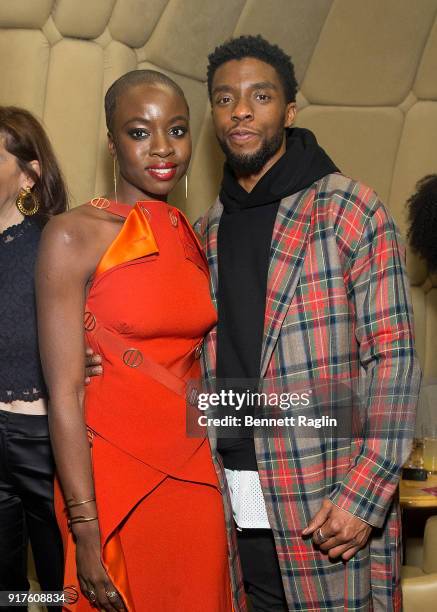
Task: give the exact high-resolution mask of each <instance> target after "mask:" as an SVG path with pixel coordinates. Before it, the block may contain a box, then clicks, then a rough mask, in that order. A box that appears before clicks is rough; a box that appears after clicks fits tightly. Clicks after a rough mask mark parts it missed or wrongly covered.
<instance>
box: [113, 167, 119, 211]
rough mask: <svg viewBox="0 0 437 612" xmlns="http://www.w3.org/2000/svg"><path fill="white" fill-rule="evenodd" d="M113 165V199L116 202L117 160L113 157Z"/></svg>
mask: <svg viewBox="0 0 437 612" xmlns="http://www.w3.org/2000/svg"><path fill="white" fill-rule="evenodd" d="M113 160H114V165H113V176H114V194H115V201H116V202H118V197H117V160H116V158H115V157H114V158H113Z"/></svg>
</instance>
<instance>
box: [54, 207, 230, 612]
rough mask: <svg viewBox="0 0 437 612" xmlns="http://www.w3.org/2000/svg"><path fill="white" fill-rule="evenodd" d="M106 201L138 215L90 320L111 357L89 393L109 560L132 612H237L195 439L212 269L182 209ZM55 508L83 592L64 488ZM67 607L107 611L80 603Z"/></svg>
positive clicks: (91, 302)
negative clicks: (191, 422)
mask: <svg viewBox="0 0 437 612" xmlns="http://www.w3.org/2000/svg"><path fill="white" fill-rule="evenodd" d="M93 202H94V201H93ZM97 202H98V203H99V202H100V204H101V203H102V202H103V203H104V205H102V204H101V205H100V207H101V208H104V209H105V211H106V212H111V213H113V214H116V215H119V216H121V217H126V220H125V221H124V224H123V225H122V228H121V230H120V232H119V234H118V236H117V237H116V238H115V240H114V241H113V243H112V244H111V245H110V246H109V248H108V249H107V251H106V253H105V255H104V256H103V258H102V259H101V261H100V263H99V264H98V267H97V269H96V272H95V275H94V278H93V282H92V285H91V288H90V291H89V294H88V298H87V302H86V308H85V311H86V312H85V318H84V321H85V329H86V340H87V342H88V343H89V345H90V346H91V347H92V348H93V349H94V351H95V352H97V353H100V354H101V355H102V358H103V375H102V376H101V377H95V378H93V379H92V381H91V383H90V385H89V386H88V387H87V388H86V391H85V394H86V395H85V420H86V424H87V427H88V431H89V437H90V441H91V447H92V448H91V454H92V464H93V474H94V485H95V494H96V503H97V512H98V516H99V528H100V533H101V542H102V552H101V558H102V562H103V564H104V566H105V568H106V570H107V572H108V574H109V576H110V577H111V579H112V581H113V583H114V585H115V587H116V588H117V590H118V591H119V593H120V594H121V596H122V597H123V600H124V602H125V605H126V606H127V609H128V610H129V612H143V611H144V612H145V611H149V610H150V611H152V612H184V611H187V612H230V611H231V610H232V600H231V588H230V577H229V568H228V550H227V542H226V531H225V519H224V512H223V503H222V498H221V493H220V490H219V485H218V481H217V476H216V473H215V470H214V467H213V463H212V460H211V453H210V447H209V442H208V440H207V439H206V438H205V437H189V436H188V435H187V434H186V413H185V411H186V399H185V394H184V389H185V386H186V383H187V381H189V380H191V379H195V378H199V377H200V363H199V352H200V346H201V342H202V338H203V337H204V335H205V334H206V333H207V332H208V331H209V330H210V329H211V327H213V326H214V325H215V323H216V313H215V310H214V307H213V305H212V303H211V300H210V296H209V277H208V265H207V262H206V260H205V257H204V255H203V252H202V249H201V247H200V245H199V244H198V242H197V239H196V237H195V235H194V233H193V231H192V229H191V227H190V225H189V223H188V221H187V220H186V219H185V217H184V216H183V214H182V213H181V212H180V211H178V210H177V209H175V208H172V207H170V206H168V205H167V204H165V203H163V202H158V201H156V202H155V201H152V202H150V201H147V202H138V203H137V204H136V205H135V207H133V208H131V207H129V206H127V205H123V204H118V203H115V202H109V201H107V200H101V201H97ZM98 207H99V206H98ZM55 501H56V510H57V516H58V521H59V523H60V527H61V531H62V534H63V539H64V550H65V563H66V565H65V579H64V585H65V586H73V587H75V588H76V589H77V590H78V591H79V592H80V589H79V586H78V580H77V575H76V564H75V545H74V541H73V538H72V536H71V534H70V533H69V531H68V529H67V525H66V516H65V511H64V506H65V502H64V500H63V498H62V494H61V492H60V490H59V488H57V490H56V495H55ZM67 609H69V610H73V611H75V612H83V611H85V610H93V609H95V608H92V607H91V605H90V604H89V602H88V600H87V599H86V598H85V597H84V596H83V595H82V594H80V596H79V599H78V601H77V602H76V603H75V604H72V605H69V606H67Z"/></svg>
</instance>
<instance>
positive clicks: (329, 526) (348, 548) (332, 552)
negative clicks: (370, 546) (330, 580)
mask: <svg viewBox="0 0 437 612" xmlns="http://www.w3.org/2000/svg"><path fill="white" fill-rule="evenodd" d="M320 530H321V532H320ZM371 531H372V527H371V525H369V524H368V523H366V522H364V521H363V520H361V519H360V518H358V517H357V516H354V515H353V514H351V513H350V512H346V510H342V509H341V508H338V506H336V505H335V504H333V503H332V502H331V501H330V500H329V499H324V500H323V503H322V507H321V508H320V510H319V511H318V512H317V514H315V516H313V518H312V519H311V521H310V522H309V523H308V525H307V527H306V528H305V529H304V530H303V531H302V535H304V536H308V535H312V536H313V542H314V544H316V545H317V546H318V547H319V548H320V550H322V551H323V552H326V553H328V555H329V558H330V559H336V558H337V557H340V556H341V558H342V559H343V560H344V561H349V559H351V558H352V557H353V556H354V555H355V554H356V553H357V552H358V551H359V550H360V549H361V548H363V547H364V546H365V545H366V542H367V540H368V539H369V536H370V533H371ZM321 536H322V537H321Z"/></svg>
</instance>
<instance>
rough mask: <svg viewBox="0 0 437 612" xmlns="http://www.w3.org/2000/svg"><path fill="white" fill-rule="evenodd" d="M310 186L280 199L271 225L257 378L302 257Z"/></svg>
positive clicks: (311, 196)
mask: <svg viewBox="0 0 437 612" xmlns="http://www.w3.org/2000/svg"><path fill="white" fill-rule="evenodd" d="M314 193H315V192H314V190H313V189H312V190H309V191H308V190H306V191H304V192H300V193H298V194H294V195H292V196H289V197H287V198H284V199H283V200H281V203H280V205H279V209H278V214H277V216H276V221H275V225H274V229H273V235H272V245H271V249H270V264H269V271H268V277H267V292H266V310H265V318H264V336H263V345H262V349H261V370H260V372H261V378H263V377H264V376H265V373H266V370H267V367H268V364H269V361H270V358H271V356H272V352H273V349H274V347H275V344H276V341H277V339H278V336H279V332H280V330H281V326H282V323H283V321H284V317H285V315H286V313H287V310H288V308H289V306H290V303H291V300H292V299H293V295H294V293H295V291H296V286H297V283H298V281H299V277H300V272H301V269H302V263H303V260H304V258H305V252H306V246H307V242H308V234H309V229H310V223H311V214H312V210H313V202H314Z"/></svg>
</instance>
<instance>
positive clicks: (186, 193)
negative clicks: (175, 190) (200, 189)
mask: <svg viewBox="0 0 437 612" xmlns="http://www.w3.org/2000/svg"><path fill="white" fill-rule="evenodd" d="M185 199H186V200H188V174H186V175H185Z"/></svg>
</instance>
